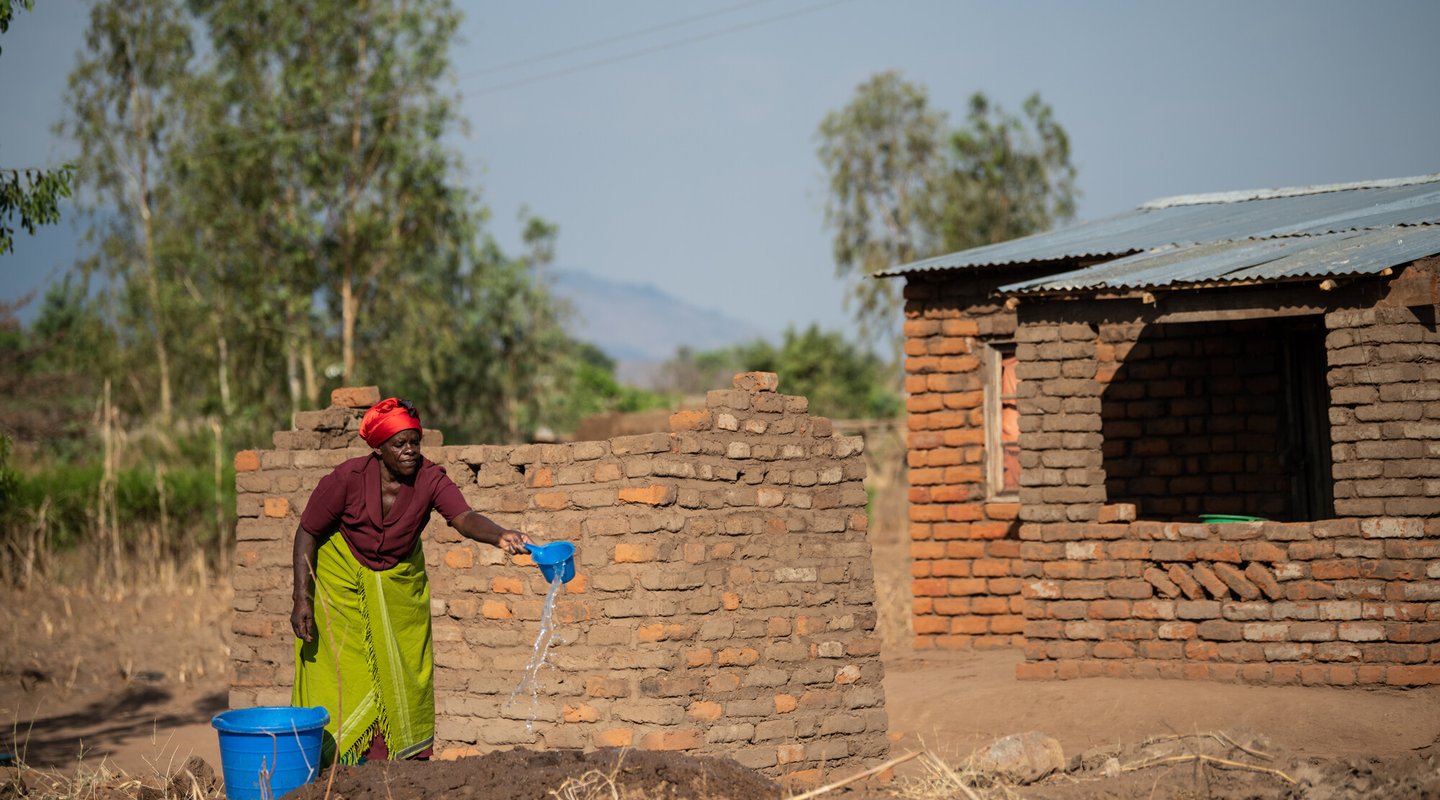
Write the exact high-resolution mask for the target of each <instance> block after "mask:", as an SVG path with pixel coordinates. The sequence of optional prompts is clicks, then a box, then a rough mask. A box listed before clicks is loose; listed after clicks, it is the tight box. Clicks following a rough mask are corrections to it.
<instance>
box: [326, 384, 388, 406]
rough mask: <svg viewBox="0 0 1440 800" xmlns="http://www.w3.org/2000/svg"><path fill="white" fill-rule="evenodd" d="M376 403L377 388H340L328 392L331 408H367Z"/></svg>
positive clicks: (378, 394)
mask: <svg viewBox="0 0 1440 800" xmlns="http://www.w3.org/2000/svg"><path fill="white" fill-rule="evenodd" d="M378 402H380V387H378V386H342V387H340V388H338V389H332V390H331V391H330V407H331V408H369V407H370V406H373V405H375V404H376V403H378Z"/></svg>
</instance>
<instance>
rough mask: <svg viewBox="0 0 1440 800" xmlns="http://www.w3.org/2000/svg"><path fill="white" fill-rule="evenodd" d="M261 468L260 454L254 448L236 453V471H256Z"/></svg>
mask: <svg viewBox="0 0 1440 800" xmlns="http://www.w3.org/2000/svg"><path fill="white" fill-rule="evenodd" d="M257 469H260V454H259V453H257V452H255V451H254V450H241V451H240V452H238V453H236V454H235V471H236V472H254V471H255V470H257Z"/></svg>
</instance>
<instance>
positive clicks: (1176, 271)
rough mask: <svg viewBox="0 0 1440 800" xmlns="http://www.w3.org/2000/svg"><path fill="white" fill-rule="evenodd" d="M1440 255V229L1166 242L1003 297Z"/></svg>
mask: <svg viewBox="0 0 1440 800" xmlns="http://www.w3.org/2000/svg"><path fill="white" fill-rule="evenodd" d="M1436 253H1440V226H1437V225H1424V226H1407V227H1396V228H1386V229H1381V230H1370V231H1345V232H1340V233H1325V234H1320V235H1317V236H1291V237H1283V238H1277V239H1258V240H1256V239H1251V240H1245V241H1239V242H1215V243H1209V244H1199V245H1187V246H1180V247H1170V248H1164V249H1161V250H1156V251H1153V252H1148V253H1139V254H1136V255H1132V256H1127V257H1125V258H1120V259H1116V260H1114V261H1107V262H1106V263H1104V264H1096V265H1095V266H1092V267H1088V268H1085V269H1079V270H1074V271H1071V272H1066V273H1062V274H1060V275H1050V276H1047V277H1043V278H1037V279H1035V280H1030V281H1022V282H1020V283H1013V284H1010V285H1008V286H1002V287H1000V289H999V291H1000V292H1001V293H1002V294H1018V295H1027V294H1046V293H1056V292H1074V291H1133V290H1141V289H1156V288H1181V287H1185V286H1194V285H1197V284H1212V285H1213V284H1223V283H1239V282H1256V281H1260V282H1266V283H1274V282H1279V281H1286V280H1295V279H1300V278H1321V277H1340V276H1346V275H1372V274H1375V273H1378V272H1380V271H1382V270H1384V269H1386V268H1388V267H1394V266H1397V265H1399V264H1404V263H1407V262H1410V261H1414V260H1415V259H1417V258H1424V257H1426V256H1429V255H1434V254H1436Z"/></svg>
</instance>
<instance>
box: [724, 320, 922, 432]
mask: <svg viewBox="0 0 1440 800" xmlns="http://www.w3.org/2000/svg"><path fill="white" fill-rule="evenodd" d="M736 358H737V363H738V365H739V368H740V369H741V370H743V371H759V372H774V373H776V374H778V375H779V376H780V387H781V389H782V390H784V392H785V393H786V394H797V395H804V396H805V397H806V398H808V399H809V400H810V409H811V411H812V412H813V413H816V414H821V415H824V416H829V417H835V418H838V419H870V418H889V417H893V416H895V415H896V414H897V413H898V412H899V411H900V401H899V398H898V397H896V395H895V393H894V392H892V391H891V390H890V389H889V387H888V384H889V383H890V381H889V380H888V378H887V371H886V369H885V364H884V361H883V360H882V359H881V358H880V357H879V356H877V355H875V354H874V353H872V352H870V351H869V350H866V349H864V348H861V347H859V346H857V345H855V344H853V343H851V342H849V341H846V339H845V337H844V336H843V335H842V334H840V333H839V332H836V331H821V330H820V328H819V327H818V326H816V325H813V324H812V325H810V326H809V327H808V328H806V329H805V330H804V331H800V332H797V331H796V330H795V329H794V328H788V329H786V331H785V335H784V337H783V338H782V340H781V343H780V347H779V348H776V347H774V346H772V345H770V344H769V343H768V342H764V341H759V342H754V343H752V344H749V345H742V346H740V347H738V348H736Z"/></svg>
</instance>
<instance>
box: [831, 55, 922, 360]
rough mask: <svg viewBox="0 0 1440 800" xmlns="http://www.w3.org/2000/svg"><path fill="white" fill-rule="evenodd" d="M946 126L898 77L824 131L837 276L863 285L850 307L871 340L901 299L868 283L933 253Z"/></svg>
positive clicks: (878, 80)
mask: <svg viewBox="0 0 1440 800" xmlns="http://www.w3.org/2000/svg"><path fill="white" fill-rule="evenodd" d="M944 125H945V115H944V114H943V113H941V112H937V111H934V110H932V109H931V108H930V105H929V99H928V98H927V97H926V94H925V90H924V88H923V87H920V86H918V85H916V84H913V83H910V82H908V81H905V80H903V79H902V78H901V77H900V74H899V73H898V72H894V71H889V72H882V73H879V74H878V75H875V76H874V77H872V78H870V80H868V81H866V82H865V83H863V84H861V85H860V86H859V87H858V88H857V89H856V90H855V97H854V99H852V100H851V101H850V103H849V104H847V105H846V106H845V107H844V108H842V109H840V110H839V111H834V112H831V113H829V114H827V115H826V116H825V119H824V120H822V121H821V123H820V130H819V140H820V148H819V156H820V162H821V164H823V165H824V167H825V171H826V174H827V175H828V176H829V183H830V195H829V198H828V199H827V201H826V205H825V222H826V224H827V225H828V226H829V227H831V228H833V229H834V231H835V236H834V239H833V250H834V255H835V267H836V274H837V275H839V276H840V277H841V278H852V276H854V275H855V274H856V273H858V274H859V277H860V278H861V279H860V280H858V281H853V282H852V285H851V289H850V295H849V297H848V298H847V305H848V304H849V303H852V302H853V303H854V304H855V318H856V321H857V322H858V323H859V325H860V328H861V331H862V333H863V334H865V335H866V337H867V338H868V337H869V335H870V334H872V333H874V331H875V330H876V329H877V328H880V327H883V326H884V325H885V324H886V323H887V322H888V319H889V317H890V316H891V314H892V313H893V311H894V306H895V304H896V302H897V297H898V295H897V294H896V290H895V287H894V284H893V283H892V282H890V281H875V280H868V279H867V278H868V276H869V275H870V274H871V273H873V272H875V271H876V270H879V269H883V268H885V267H888V266H892V265H895V264H902V263H905V262H908V261H913V260H915V259H916V258H918V257H920V254H922V253H927V252H929V251H930V249H931V242H930V239H931V238H932V227H933V226H932V225H931V224H930V222H929V220H928V219H927V214H928V212H929V211H930V207H931V204H932V203H933V196H934V189H935V184H936V181H937V177H938V176H939V175H941V174H943V172H944V169H943V155H944V152H943V148H942V141H941V136H942V131H943V129H944Z"/></svg>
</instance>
